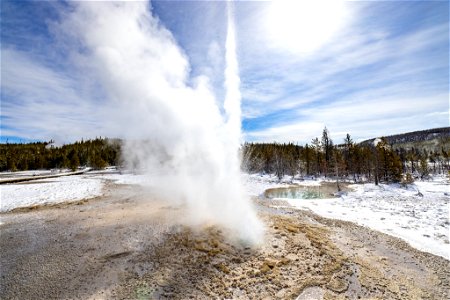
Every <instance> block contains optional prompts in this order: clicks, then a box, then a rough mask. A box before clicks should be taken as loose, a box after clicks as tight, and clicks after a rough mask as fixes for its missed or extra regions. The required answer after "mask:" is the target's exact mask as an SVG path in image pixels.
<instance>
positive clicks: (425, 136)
mask: <svg viewBox="0 0 450 300" xmlns="http://www.w3.org/2000/svg"><path fill="white" fill-rule="evenodd" d="M449 137H450V127H441V128H433V129H427V130H419V131H412V132H408V133H401V134H395V135H390V136H386V137H385V139H386V141H387V142H388V143H389V144H391V145H396V144H403V143H412V142H424V141H430V140H433V139H441V142H442V141H444V140H448V139H449ZM374 140H375V138H372V139H368V140H365V141H362V142H361V144H364V145H367V144H371V143H373V141H374Z"/></svg>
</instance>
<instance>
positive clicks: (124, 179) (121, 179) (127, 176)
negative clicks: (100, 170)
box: [102, 172, 150, 185]
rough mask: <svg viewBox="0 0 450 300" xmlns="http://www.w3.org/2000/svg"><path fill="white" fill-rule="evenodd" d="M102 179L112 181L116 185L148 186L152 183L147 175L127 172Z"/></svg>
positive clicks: (105, 176) (107, 175)
mask: <svg viewBox="0 0 450 300" xmlns="http://www.w3.org/2000/svg"><path fill="white" fill-rule="evenodd" d="M102 178H104V179H108V180H112V181H114V183H116V184H135V185H148V183H149V181H150V179H149V177H148V176H147V175H144V174H134V173H126V172H124V173H121V174H105V175H103V176H102Z"/></svg>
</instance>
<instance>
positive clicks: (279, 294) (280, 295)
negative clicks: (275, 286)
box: [275, 289, 286, 299]
mask: <svg viewBox="0 0 450 300" xmlns="http://www.w3.org/2000/svg"><path fill="white" fill-rule="evenodd" d="M285 296H286V290H285V289H281V290H279V291H278V292H277V293H276V294H275V297H276V298H279V299H282V298H285Z"/></svg>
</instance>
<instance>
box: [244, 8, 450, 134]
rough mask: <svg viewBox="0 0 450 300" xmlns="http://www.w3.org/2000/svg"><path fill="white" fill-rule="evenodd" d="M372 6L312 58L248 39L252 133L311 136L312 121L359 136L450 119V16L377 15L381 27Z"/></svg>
mask: <svg viewBox="0 0 450 300" xmlns="http://www.w3.org/2000/svg"><path fill="white" fill-rule="evenodd" d="M375 5H376V4H375ZM408 5H409V4H408ZM370 8H373V7H372V4H370V5H368V4H365V5H363V6H362V7H361V8H360V11H356V12H354V13H353V16H354V18H355V19H354V20H353V21H352V26H349V27H347V28H345V29H344V30H342V31H341V32H340V33H339V34H338V35H336V36H335V37H334V38H333V39H331V40H330V41H329V42H328V43H327V44H326V45H324V46H323V47H322V48H321V49H320V50H319V51H317V52H315V53H313V54H311V55H309V56H307V57H305V56H295V55H292V53H291V54H289V55H285V56H280V55H274V54H273V53H270V52H268V51H267V49H265V48H264V47H260V46H261V45H258V44H256V43H254V42H253V43H252V42H248V41H242V42H241V44H242V45H243V48H244V50H242V55H241V57H242V64H243V68H242V70H243V72H242V73H243V85H244V89H243V98H244V101H245V102H244V112H243V113H244V117H245V118H246V121H245V122H244V125H246V128H247V134H246V137H247V139H249V140H268V141H272V140H278V141H289V140H291V141H301V142H308V141H310V138H311V134H305V132H304V131H305V130H304V129H305V128H307V129H308V130H310V129H314V128H315V127H314V126H311V124H314V125H315V126H316V127H317V124H323V125H327V126H328V128H329V129H330V130H331V131H332V133H333V131H334V132H335V134H336V136H337V137H338V138H340V137H341V136H344V135H345V133H347V132H349V133H350V134H353V135H354V136H355V137H357V138H358V139H364V138H369V137H371V136H373V135H386V134H392V133H398V132H401V131H410V130H417V129H425V128H431V127H439V126H447V125H448V20H447V22H442V20H441V21H440V22H431V23H429V24H426V25H423V26H418V27H417V28H415V29H408V28H409V27H408V26H409V25H410V24H406V25H405V26H406V27H407V29H408V30H407V29H402V30H398V28H393V27H392V26H393V25H389V26H388V25H386V24H384V23H383V20H384V17H385V16H378V17H379V19H377V22H378V23H377V24H379V25H380V26H378V27H375V26H373V25H368V24H367V22H366V20H365V18H367V14H368V13H367V11H365V10H367V9H370ZM416 13H417V11H416ZM419 13H420V12H419ZM447 19H448V17H447ZM401 22H405V20H402V19H401V18H400V17H399V19H398V23H399V24H401ZM245 24H247V23H245ZM399 24H398V26H400V25H399ZM242 30H249V31H251V29H245V28H244V29H242ZM244 36H245V37H246V38H250V37H251V36H250V35H249V34H244ZM293 38H295V37H293ZM255 44H256V46H255ZM322 128H323V127H322ZM290 130H292V132H290ZM308 130H307V131H308ZM320 133H321V130H316V132H314V133H313V136H317V135H320Z"/></svg>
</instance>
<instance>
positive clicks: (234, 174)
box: [61, 1, 262, 243]
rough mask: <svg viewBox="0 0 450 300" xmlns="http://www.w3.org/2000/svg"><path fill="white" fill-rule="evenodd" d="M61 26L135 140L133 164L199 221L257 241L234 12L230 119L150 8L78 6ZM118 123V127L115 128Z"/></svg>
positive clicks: (123, 131)
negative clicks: (245, 165)
mask: <svg viewBox="0 0 450 300" xmlns="http://www.w3.org/2000/svg"><path fill="white" fill-rule="evenodd" d="M73 5H74V7H73V8H74V9H73V11H72V12H71V13H70V14H68V15H67V16H66V18H65V21H64V22H63V23H62V24H61V25H62V28H63V29H64V33H65V35H69V36H71V37H72V38H73V40H76V41H77V43H78V45H79V51H78V52H77V53H76V55H74V59H75V60H76V61H77V62H78V64H79V65H83V66H84V67H85V68H89V70H91V73H90V74H92V75H91V76H92V77H93V79H94V80H96V82H98V83H99V84H100V85H101V86H102V87H103V91H104V93H105V94H106V95H107V97H108V99H110V100H111V106H110V107H111V108H110V109H108V108H106V110H105V113H106V114H107V115H108V116H109V118H108V119H109V120H110V123H111V124H110V126H111V128H114V129H115V130H116V132H117V134H118V135H121V136H123V137H124V138H125V140H126V145H125V154H126V160H127V162H128V164H129V166H131V167H134V168H139V169H141V170H143V171H144V172H145V173H146V174H147V175H148V185H149V186H151V187H152V188H153V189H154V190H157V191H158V192H159V193H160V194H161V195H163V196H164V197H165V198H167V199H169V200H173V201H178V202H182V203H185V204H186V206H187V208H188V210H189V212H190V214H191V221H192V222H194V223H200V224H201V223H204V222H208V223H211V222H213V223H216V224H219V225H222V226H225V227H227V228H228V229H230V230H231V231H233V232H235V233H237V235H238V237H239V238H240V239H243V240H245V241H247V242H249V243H256V242H258V241H259V239H260V238H261V233H262V226H261V223H260V221H259V220H258V219H257V217H256V214H255V212H254V210H253V209H252V205H251V203H250V201H249V200H248V199H247V198H246V197H245V193H244V191H243V188H242V185H241V182H240V171H239V158H238V147H239V144H240V141H241V140H240V138H241V136H240V134H241V133H240V117H241V110H240V92H239V74H238V63H237V58H236V39H235V32H234V22H233V15H232V7H231V6H230V5H229V9H228V12H229V15H228V33H227V40H226V64H227V66H226V70H225V77H226V81H225V88H226V98H225V100H224V102H223V105H224V107H223V109H224V112H225V113H224V115H222V114H221V113H220V107H219V106H218V105H217V102H218V101H216V99H215V97H214V95H213V93H212V92H211V89H210V87H209V83H208V78H206V77H204V76H201V77H198V78H195V79H194V82H195V84H194V85H193V86H190V85H188V84H187V82H188V74H189V63H188V60H187V58H186V56H185V55H184V53H183V51H182V50H181V49H180V48H179V47H178V46H177V44H176V42H175V40H174V38H173V37H172V35H171V33H170V32H169V31H168V30H166V29H165V28H163V27H162V26H161V25H160V23H159V22H158V20H157V19H156V18H155V17H153V16H152V15H151V9H150V7H149V4H148V3H144V2H113V3H111V2H88V1H87V2H77V3H75V4H73ZM111 120H112V121H111Z"/></svg>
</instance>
